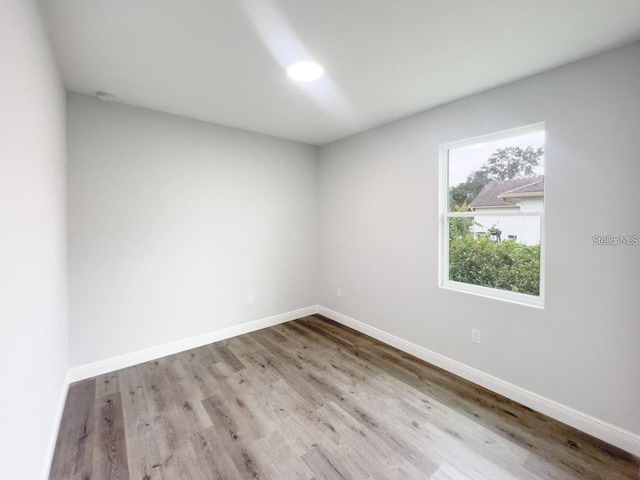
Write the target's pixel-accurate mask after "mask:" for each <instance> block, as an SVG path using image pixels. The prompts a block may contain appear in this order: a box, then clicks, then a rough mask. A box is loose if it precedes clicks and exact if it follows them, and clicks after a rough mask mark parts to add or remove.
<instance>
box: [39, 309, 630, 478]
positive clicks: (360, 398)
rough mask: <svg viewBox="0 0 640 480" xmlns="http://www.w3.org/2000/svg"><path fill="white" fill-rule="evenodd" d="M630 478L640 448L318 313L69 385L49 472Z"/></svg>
mask: <svg viewBox="0 0 640 480" xmlns="http://www.w3.org/2000/svg"><path fill="white" fill-rule="evenodd" d="M583 478H588V479H599V478H601V479H607V480H621V479H636V480H638V479H640V459H639V458H637V457H635V456H633V455H631V454H629V453H626V452H624V451H622V450H620V449H618V448H616V447H613V446H611V445H608V444H606V443H603V442H601V441H600V440H598V439H595V438H593V437H591V436H589V435H586V434H584V433H582V432H579V431H577V430H575V429H573V428H571V427H569V426H567V425H564V424H561V423H559V422H557V421H555V420H553V419H551V418H549V417H546V416H545V415H542V414H540V413H537V412H534V411H532V410H531V409H529V408H527V407H525V406H523V405H520V404H518V403H515V402H513V401H511V400H508V399H506V398H504V397H502V396H500V395H497V394H495V393H493V392H491V391H489V390H486V389H484V388H482V387H479V386H478V385H474V384H472V383H470V382H468V381H466V380H464V379H462V378H460V377H457V376H455V375H453V374H451V373H449V372H446V371H444V370H442V369H440V368H437V367H435V366H433V365H430V364H428V363H426V362H423V361H422V360H420V359H417V358H415V357H412V356H411V355H408V354H406V353H404V352H401V351H399V350H397V349H395V348H393V347H391V346H389V345H386V344H384V343H382V342H380V341H378V340H375V339H373V338H371V337H368V336H366V335H363V334H361V333H359V332H356V331H355V330H352V329H350V328H347V327H344V326H342V325H339V324H337V323H335V322H333V321H331V320H329V319H326V318H324V317H321V316H319V315H314V316H311V317H305V318H302V319H299V320H296V321H293V322H288V323H285V324H281V325H276V326H273V327H270V328H267V329H264V330H259V331H256V332H252V333H248V334H245V335H240V336H237V337H234V338H230V339H227V340H223V341H220V342H217V343H214V344H210V345H205V346H203V347H199V348H195V349H192V350H188V351H185V352H181V353H178V354H175V355H170V356H167V357H164V358H161V359H158V360H155V361H151V362H146V363H143V364H140V365H136V366H133V367H129V368H126V369H123V370H118V371H116V372H111V373H108V374H105V375H100V376H98V377H96V378H93V379H89V380H85V381H82V382H78V383H75V384H73V385H71V387H70V389H69V395H68V397H67V403H66V405H65V410H64V413H63V417H62V422H61V426H60V434H59V437H58V441H57V444H56V451H55V454H54V459H53V464H52V468H51V475H50V479H51V480H63V479H64V480H69V479H70V480H103V479H120V480H127V479H132V480H133V479H136V480H156V479H157V480H182V479H184V480H208V479H220V480H222V479H224V480H233V479H277V480H280V479H282V480H294V479H302V480H312V479H354V480H355V479H380V480H393V479H434V480H453V479H455V480H461V479H473V480H481V479H491V480H502V479H504V480H513V479H525V480H542V479H558V480H560V479H583Z"/></svg>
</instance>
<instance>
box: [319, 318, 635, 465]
mask: <svg viewBox="0 0 640 480" xmlns="http://www.w3.org/2000/svg"><path fill="white" fill-rule="evenodd" d="M317 313H320V314H322V315H324V316H325V317H327V318H330V319H331V320H335V321H336V322H338V323H341V324H343V325H346V326H347V327H351V328H353V329H354V330H357V331H359V332H361V333H364V334H366V335H369V336H370V337H373V338H375V339H377V340H380V341H381V342H384V343H386V344H388V345H391V346H393V347H395V348H397V349H399V350H402V351H403V352H406V353H409V354H411V355H413V356H415V357H418V358H420V359H421V360H424V361H425V362H429V363H431V364H433V365H436V366H437V367H440V368H442V369H444V370H447V371H448V372H451V373H454V374H456V375H458V376H460V377H462V378H465V379H466V380H469V381H471V382H473V383H475V384H477V385H480V386H482V387H485V388H487V389H489V390H491V391H493V392H496V393H498V394H500V395H503V396H505V397H507V398H509V399H511V400H514V401H516V402H518V403H521V404H522V405H525V406H527V407H529V408H532V409H534V410H536V411H538V412H540V413H543V414H545V415H548V416H549V417H551V418H554V419H556V420H558V421H560V422H562V423H566V424H567V425H570V426H572V427H574V428H576V429H578V430H581V431H583V432H585V433H588V434H589V435H593V436H594V437H596V438H599V439H600V440H604V441H605V442H607V443H610V444H612V445H615V446H617V447H619V448H621V449H623V450H626V451H627V452H630V453H633V454H634V455H637V456H640V436H639V435H636V434H635V433H633V432H630V431H628V430H625V429H623V428H620V427H617V426H615V425H612V424H610V423H608V422H605V421H603V420H600V419H597V418H594V417H592V416H591V415H588V414H586V413H582V412H579V411H577V410H575V409H573V408H571V407H567V406H565V405H562V404H560V403H558V402H555V401H553V400H551V399H549V398H546V397H543V396H541V395H538V394H536V393H533V392H530V391H528V390H525V389H524V388H521V387H518V386H516V385H513V384H512V383H509V382H506V381H504V380H501V379H499V378H496V377H494V376H492V375H489V374H487V373H484V372H482V371H480V370H477V369H475V368H473V367H470V366H468V365H465V364H463V363H460V362H458V361H456V360H453V359H451V358H449V357H445V356H444V355H440V354H439V353H436V352H433V351H431V350H428V349H426V348H423V347H421V346H419V345H416V344H414V343H411V342H409V341H407V340H403V339H402V338H399V337H396V336H395V335H391V334H390V333H387V332H385V331H383V330H380V329H378V328H375V327H372V326H370V325H367V324H366V323H363V322H360V321H358V320H355V319H353V318H351V317H347V316H346V315H343V314H341V313H338V312H334V311H333V310H329V309H328V308H325V307H322V306H319V307H318V309H317Z"/></svg>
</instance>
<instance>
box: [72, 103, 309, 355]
mask: <svg viewBox="0 0 640 480" xmlns="http://www.w3.org/2000/svg"><path fill="white" fill-rule="evenodd" d="M68 125H69V139H68V142H69V232H70V234H69V237H70V238H69V252H70V254H69V272H70V349H71V366H72V367H74V366H79V365H85V364H88V363H91V362H95V361H98V360H104V359H108V358H111V357H114V356H117V355H122V354H126V353H131V352H135V351H138V350H141V349H144V348H147V347H153V346H157V345H161V344H164V343H167V342H171V341H176V340H180V339H183V338H188V337H191V336H194V335H198V334H203V333H208V332H212V331H215V330H218V329H221V328H225V327H229V326H233V325H237V324H240V323H244V322H247V321H250V320H256V319H260V318H265V317H268V316H271V315H275V314H280V313H284V312H288V311H291V310H295V309H298V308H302V307H308V306H310V305H313V304H315V301H316V298H315V292H316V283H315V276H314V274H313V272H314V271H315V270H316V268H315V262H316V210H317V208H316V207H317V204H316V202H317V191H316V179H317V158H316V157H317V151H316V148H315V147H311V146H308V145H303V144H299V143H295V142H290V141H285V140H280V139H276V138H273V137H268V136H264V135H258V134H254V133H250V132H246V131H242V130H237V129H232V128H225V127H219V126H215V125H212V124H207V123H204V122H198V121H195V120H189V119H185V118H181V117H175V116H171V115H166V114H161V113H158V112H154V111H151V110H145V109H142V108H135V107H129V106H124V105H120V104H115V103H114V104H105V103H102V102H100V101H98V100H96V99H93V98H89V97H85V96H82V95H77V94H71V95H70V96H69V100H68ZM249 294H253V295H255V304H253V305H248V304H247V296H248V295H249Z"/></svg>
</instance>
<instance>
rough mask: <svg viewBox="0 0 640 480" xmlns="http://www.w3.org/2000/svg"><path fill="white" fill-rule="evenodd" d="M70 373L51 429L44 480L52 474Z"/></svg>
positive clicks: (43, 472)
mask: <svg viewBox="0 0 640 480" xmlns="http://www.w3.org/2000/svg"><path fill="white" fill-rule="evenodd" d="M70 383H71V382H70V381H69V372H67V375H66V376H65V379H64V385H63V386H62V395H60V400H59V401H58V406H57V409H56V412H55V413H56V415H55V418H54V419H53V428H52V429H51V437H50V438H49V445H48V446H47V451H46V456H45V464H44V466H43V467H42V480H47V479H48V478H49V474H50V473H51V464H52V462H53V454H54V453H55V450H56V443H57V441H58V432H59V431H60V424H61V423H62V413H63V412H64V406H65V404H66V403H67V394H68V393H69V384H70Z"/></svg>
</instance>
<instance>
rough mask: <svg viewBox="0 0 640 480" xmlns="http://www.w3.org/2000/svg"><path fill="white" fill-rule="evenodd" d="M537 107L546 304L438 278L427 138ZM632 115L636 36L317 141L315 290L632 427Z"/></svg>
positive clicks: (638, 87)
mask: <svg viewBox="0 0 640 480" xmlns="http://www.w3.org/2000/svg"><path fill="white" fill-rule="evenodd" d="M540 121H545V122H546V131H547V145H546V178H545V181H546V287H547V288H546V307H545V309H544V310H538V309H534V308H531V307H526V306H520V305H515V304H510V303H505V302H501V301H498V300H492V299H487V298H482V297H478V296H472V295H469V294H465V293H460V292H454V291H447V290H443V289H440V288H438V286H437V281H438V147H439V145H440V144H442V143H446V142H451V141H455V140H460V139H465V138H469V137H473V136H476V135H483V134H488V133H492V132H496V131H501V130H505V129H510V128H514V127H519V126H523V125H528V124H532V123H536V122H540ZM639 125H640V45H639V44H634V45H630V46H627V47H623V48H621V49H617V50H614V51H611V52H609V53H605V54H602V55H599V56H596V57H592V58H590V59H587V60H583V61H580V62H577V63H574V64H571V65H568V66H566V67H563V68H559V69H556V70H553V71H550V72H547V73H544V74H541V75H538V76H535V77H531V78H528V79H525V80H522V81H518V82H515V83H512V84H509V85H507V86H504V87H500V88H497V89H494V90H490V91H487V92H484V93H481V94H478V95H474V96H472V97H468V98H466V99H463V100H460V101H457V102H455V103H451V104H448V105H445V106H443V107H440V108H436V109H433V110H430V111H427V112H424V113H422V114H419V115H416V116H413V117H410V118H406V119H403V120H400V121H396V122H394V123H391V124H388V125H385V126H383V127H380V128H376V129H373V130H370V131H367V132H364V133H362V134H359V135H356V136H353V137H350V138H347V139H344V140H341V141H337V142H334V143H332V144H328V145H325V146H323V147H321V149H320V163H319V195H320V200H319V205H320V215H319V225H318V231H319V235H320V252H321V253H320V262H319V265H320V291H319V300H320V302H319V303H320V304H321V305H323V306H325V307H328V308H330V309H333V310H335V311H338V312H340V313H342V314H345V315H348V316H350V317H352V318H355V319H357V320H360V321H362V322H365V323H367V324H369V325H371V326H374V327H377V328H380V329H382V330H385V331H387V332H389V333H391V334H394V335H396V336H398V337H401V338H403V339H406V340H409V341H411V342H414V343H416V344H418V345H420V346H423V347H425V348H428V349H430V350H433V351H435V352H437V353H440V354H442V355H446V356H448V357H450V358H452V359H454V360H457V361H459V362H462V363H465V364H467V365H470V366H472V367H475V368H477V369H479V370H481V371H484V372H487V373H489V374H492V375H494V376H496V377H498V378H500V379H503V380H506V381H509V382H511V383H513V384H515V385H517V386H520V387H523V388H525V389H528V390H530V391H533V392H535V393H537V394H540V395H543V396H546V397H548V398H550V399H552V400H555V401H558V402H560V403H562V404H564V405H568V406H570V407H573V408H575V409H577V410H579V411H582V412H585V413H588V414H591V415H593V416H595V417H596V418H599V419H604V420H606V421H609V422H611V423H613V424H615V425H617V426H620V427H622V428H625V429H628V430H630V431H632V432H635V433H640V415H638V405H640V370H639V368H638V366H639V365H640V348H638V340H639V339H640V313H639V312H640V295H639V284H640V246H636V247H603V246H593V245H592V235H596V234H600V235H604V234H611V235H620V234H640V213H639V212H640V209H639V202H638V195H639V194H638V182H639V181H640V157H639V155H640V153H639V152H640V135H638V128H639ZM338 287H339V288H341V289H342V295H343V298H342V299H338V298H336V288H338ZM472 328H476V329H480V330H481V331H482V339H483V343H482V345H481V346H478V345H474V344H472V343H471V329H472Z"/></svg>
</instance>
